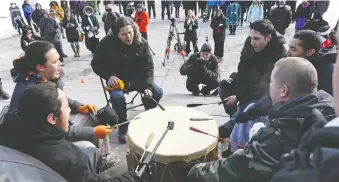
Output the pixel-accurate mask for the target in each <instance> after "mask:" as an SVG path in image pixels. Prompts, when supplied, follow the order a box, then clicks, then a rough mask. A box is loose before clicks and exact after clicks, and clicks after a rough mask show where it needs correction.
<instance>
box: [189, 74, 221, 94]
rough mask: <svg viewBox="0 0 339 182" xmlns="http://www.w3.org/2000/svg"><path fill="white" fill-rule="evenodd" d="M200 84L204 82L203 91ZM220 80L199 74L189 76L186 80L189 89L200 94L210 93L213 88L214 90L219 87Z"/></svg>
mask: <svg viewBox="0 0 339 182" xmlns="http://www.w3.org/2000/svg"><path fill="white" fill-rule="evenodd" d="M199 84H204V85H206V86H204V87H203V88H202V89H201V91H200V90H199ZM218 85H219V81H218V80H215V79H212V78H202V77H200V78H199V76H198V75H194V76H193V75H192V76H188V77H187V80H186V88H187V90H188V91H190V92H192V93H193V94H199V93H200V92H201V93H202V94H203V95H208V94H209V93H210V92H211V90H214V89H216V88H217V87H218Z"/></svg>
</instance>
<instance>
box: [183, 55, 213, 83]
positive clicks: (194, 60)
mask: <svg viewBox="0 0 339 182" xmlns="http://www.w3.org/2000/svg"><path fill="white" fill-rule="evenodd" d="M218 68H219V66H218V61H217V58H216V57H215V56H213V55H212V56H211V57H210V59H209V60H208V61H204V60H202V59H201V58H200V54H199V53H194V54H192V55H191V56H190V57H189V59H188V60H187V61H186V62H185V63H184V64H183V65H182V66H181V68H180V74H181V75H187V77H196V78H197V77H202V78H210V79H213V80H216V79H218V75H219V72H218Z"/></svg>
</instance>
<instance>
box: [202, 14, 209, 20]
mask: <svg viewBox="0 0 339 182" xmlns="http://www.w3.org/2000/svg"><path fill="white" fill-rule="evenodd" d="M202 20H203V21H207V20H208V18H207V14H206V13H203V14H202Z"/></svg>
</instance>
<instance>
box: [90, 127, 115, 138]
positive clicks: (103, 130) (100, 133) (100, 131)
mask: <svg viewBox="0 0 339 182" xmlns="http://www.w3.org/2000/svg"><path fill="white" fill-rule="evenodd" d="M111 132H112V128H111V127H110V126H105V125H99V126H96V127H95V128H94V136H95V137H96V138H97V139H104V138H106V137H107V136H108V135H109V134H110V133H111Z"/></svg>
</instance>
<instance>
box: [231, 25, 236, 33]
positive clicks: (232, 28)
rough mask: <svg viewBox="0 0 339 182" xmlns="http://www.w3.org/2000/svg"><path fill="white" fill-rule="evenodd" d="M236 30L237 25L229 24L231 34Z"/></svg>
mask: <svg viewBox="0 0 339 182" xmlns="http://www.w3.org/2000/svg"><path fill="white" fill-rule="evenodd" d="M236 30H237V25H230V33H231V34H232V33H233V34H234V33H235V31H236Z"/></svg>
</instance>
